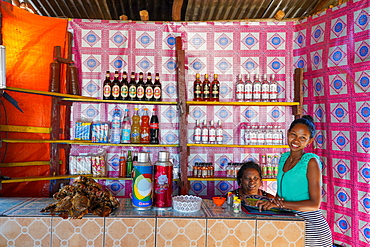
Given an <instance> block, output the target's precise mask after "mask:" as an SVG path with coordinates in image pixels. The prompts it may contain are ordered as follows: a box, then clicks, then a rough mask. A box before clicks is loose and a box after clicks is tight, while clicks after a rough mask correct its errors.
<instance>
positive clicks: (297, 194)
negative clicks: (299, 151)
mask: <svg viewBox="0 0 370 247" xmlns="http://www.w3.org/2000/svg"><path fill="white" fill-rule="evenodd" d="M289 155H290V152H286V153H283V154H282V155H281V157H280V161H279V167H278V175H277V178H276V181H277V194H278V195H279V196H280V197H283V198H284V200H286V201H292V202H294V201H303V200H308V199H310V196H309V193H308V179H307V166H308V162H309V161H310V159H312V158H316V159H317V161H318V162H319V164H320V169H322V164H321V162H320V158H319V156H317V155H316V154H313V153H305V154H304V155H303V156H302V158H301V159H300V160H299V161H298V163H297V164H296V165H295V166H294V167H293V168H292V169H290V170H289V171H287V172H284V171H283V168H284V164H285V162H286V160H287V159H288V157H289Z"/></svg>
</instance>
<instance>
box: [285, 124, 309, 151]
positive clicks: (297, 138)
mask: <svg viewBox="0 0 370 247" xmlns="http://www.w3.org/2000/svg"><path fill="white" fill-rule="evenodd" d="M310 134H311V133H310V130H309V129H308V127H307V126H306V125H305V124H302V123H298V124H296V125H294V127H293V128H292V129H291V130H290V131H289V132H288V136H287V139H288V145H289V147H290V150H291V151H299V150H303V149H304V148H305V147H307V146H308V145H309V144H311V142H312V141H313V138H310Z"/></svg>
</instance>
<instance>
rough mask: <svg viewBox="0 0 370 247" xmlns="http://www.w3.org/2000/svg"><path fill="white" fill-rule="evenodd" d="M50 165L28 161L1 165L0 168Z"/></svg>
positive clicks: (45, 162)
mask: <svg viewBox="0 0 370 247" xmlns="http://www.w3.org/2000/svg"><path fill="white" fill-rule="evenodd" d="M49 165H50V161H28V162H12V163H0V167H18V166H49Z"/></svg>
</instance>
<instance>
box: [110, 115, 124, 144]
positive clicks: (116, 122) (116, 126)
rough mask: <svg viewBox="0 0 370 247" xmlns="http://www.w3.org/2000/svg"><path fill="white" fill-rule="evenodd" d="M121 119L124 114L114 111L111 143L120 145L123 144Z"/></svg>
mask: <svg viewBox="0 0 370 247" xmlns="http://www.w3.org/2000/svg"><path fill="white" fill-rule="evenodd" d="M121 118H122V113H121V110H120V109H117V108H116V109H114V112H113V117H112V122H111V135H110V142H111V143H116V144H118V143H120V142H121Z"/></svg>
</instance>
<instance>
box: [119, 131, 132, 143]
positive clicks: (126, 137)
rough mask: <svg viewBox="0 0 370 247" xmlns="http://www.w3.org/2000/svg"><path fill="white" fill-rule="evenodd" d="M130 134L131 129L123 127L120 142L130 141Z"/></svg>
mask: <svg viewBox="0 0 370 247" xmlns="http://www.w3.org/2000/svg"><path fill="white" fill-rule="evenodd" d="M130 136H131V129H123V130H122V137H121V142H122V143H130Z"/></svg>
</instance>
